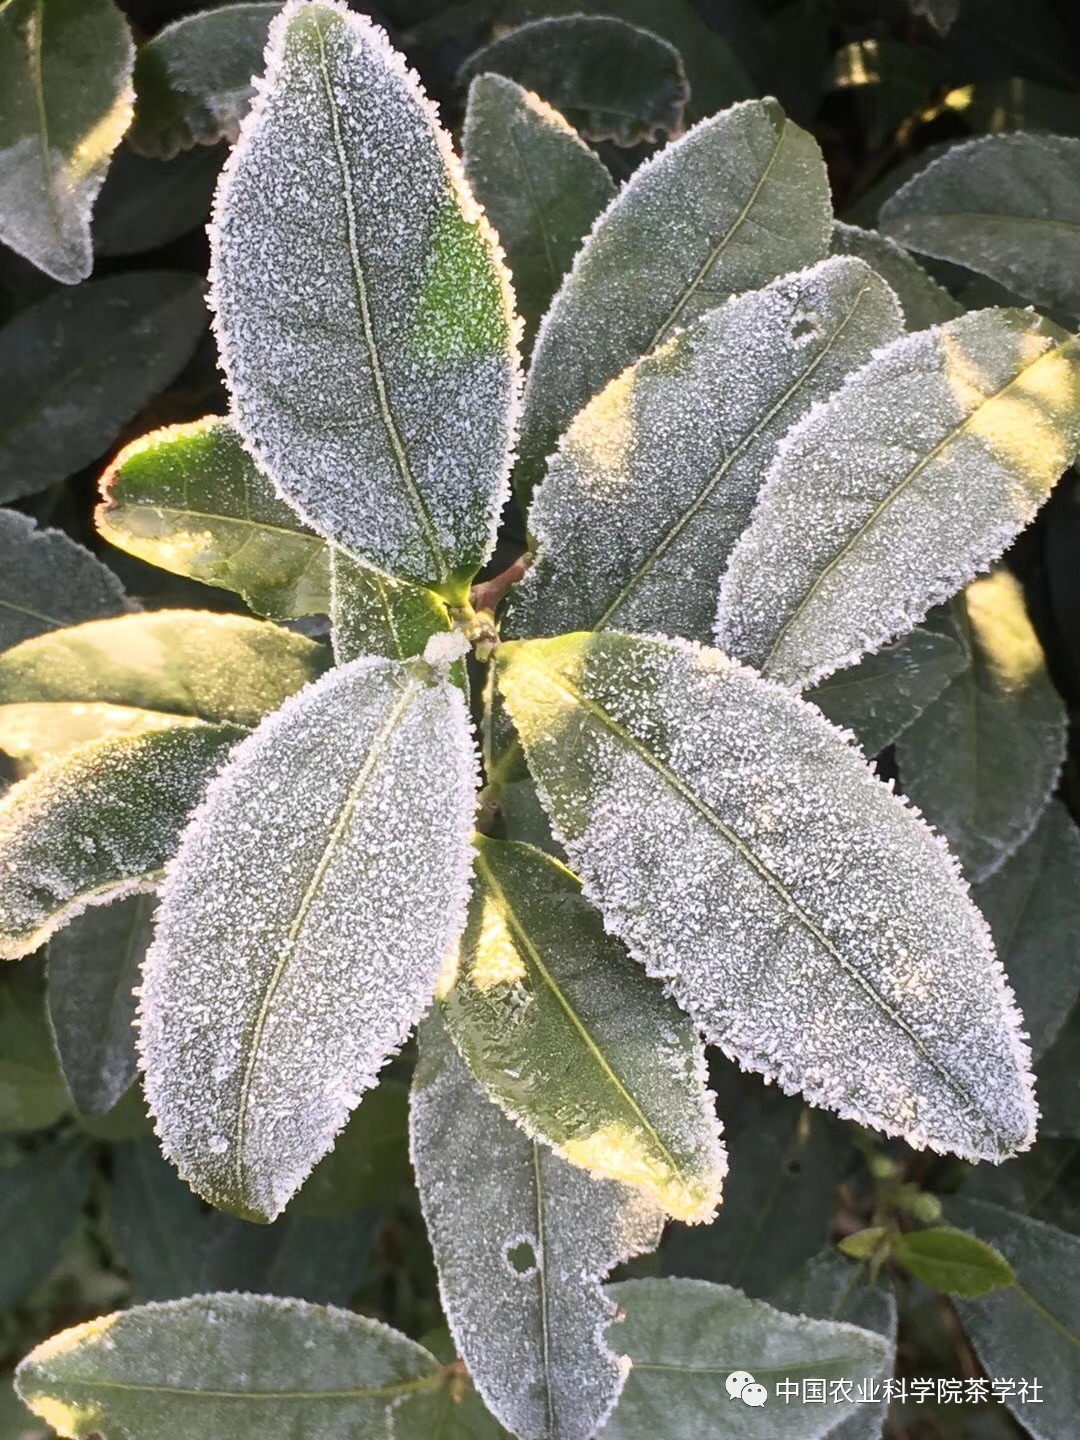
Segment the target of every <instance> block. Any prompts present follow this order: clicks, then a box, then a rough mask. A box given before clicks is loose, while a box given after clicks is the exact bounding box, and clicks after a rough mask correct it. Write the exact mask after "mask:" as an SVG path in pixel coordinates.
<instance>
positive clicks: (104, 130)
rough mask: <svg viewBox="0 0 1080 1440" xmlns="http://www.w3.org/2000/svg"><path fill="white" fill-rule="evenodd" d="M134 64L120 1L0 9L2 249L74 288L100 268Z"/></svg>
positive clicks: (18, 0) (33, 2)
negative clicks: (101, 222) (103, 209)
mask: <svg viewBox="0 0 1080 1440" xmlns="http://www.w3.org/2000/svg"><path fill="white" fill-rule="evenodd" d="M134 59H135V48H134V46H133V45H132V42H131V33H130V31H129V30H128V27H127V21H126V20H125V19H124V17H123V15H122V14H121V13H120V11H119V9H118V8H117V7H116V6H115V5H114V4H113V3H112V0H9V3H8V4H6V5H4V6H2V7H0V95H3V97H4V107H3V110H2V111H0V241H2V242H3V243H4V244H5V245H10V246H11V247H12V249H13V250H17V251H18V253H19V254H20V255H24V256H25V257H26V259H27V260H29V261H30V262H31V263H32V264H34V265H36V266H37V267H38V268H39V269H41V270H44V271H45V272H46V274H48V275H51V276H52V277H53V278H54V279H55V280H62V281H64V282H65V283H66V284H68V285H74V284H75V283H76V282H77V281H79V280H85V279H86V277H87V276H88V275H89V274H90V271H91V269H92V268H93V264H94V255H93V250H92V248H91V244H90V212H91V211H92V209H93V206H94V201H95V199H96V198H97V194H98V191H99V190H100V189H101V185H102V181H103V180H104V179H105V172H106V171H107V170H108V168H109V160H110V158H111V156H112V153H113V151H114V150H115V149H116V147H117V145H119V143H120V141H121V139H122V138H123V134H124V131H125V130H126V129H127V128H128V125H129V124H130V123H131V100H132V90H131V68H132V64H133V63H134ZM98 338H99V339H100V336H99V337H98Z"/></svg>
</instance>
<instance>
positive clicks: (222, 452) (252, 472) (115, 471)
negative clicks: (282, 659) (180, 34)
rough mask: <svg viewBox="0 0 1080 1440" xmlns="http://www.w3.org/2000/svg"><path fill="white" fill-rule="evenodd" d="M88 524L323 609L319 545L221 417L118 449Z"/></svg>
mask: <svg viewBox="0 0 1080 1440" xmlns="http://www.w3.org/2000/svg"><path fill="white" fill-rule="evenodd" d="M211 13H213V12H211ZM94 521H95V523H96V525H97V528H98V530H99V531H100V533H101V534H102V535H103V536H104V537H105V539H106V540H108V541H109V543H110V544H111V545H115V546H117V547H118V548H119V549H121V550H124V551H126V552H127V554H129V555H134V556H136V557H137V558H138V559H140V560H146V561H147V562H148V563H149V564H151V565H158V566H160V567H161V568H162V569H163V570H169V571H171V572H172V573H173V574H174V575H187V576H189V577H190V578H191V579H192V580H201V581H202V582H203V584H204V585H216V586H219V587H220V588H222V589H224V590H232V591H234V592H235V593H236V594H237V595H240V596H242V597H243V599H244V600H245V602H246V603H247V604H248V605H250V607H251V608H252V610H254V611H256V613H257V614H260V615H267V616H269V617H270V618H271V619H274V620H290V619H292V618H293V617H294V616H297V615H320V614H322V615H324V614H326V612H327V611H328V610H329V608H330V577H329V565H328V560H327V546H326V543H325V541H324V540H323V539H322V537H321V536H320V535H316V534H315V532H314V531H312V530H309V529H308V528H307V526H306V525H304V524H303V523H302V522H301V521H300V520H298V519H297V518H296V514H295V512H294V511H293V510H292V508H291V507H290V506H288V505H286V504H285V502H284V501H283V500H282V499H280V497H279V496H278V495H277V493H276V491H275V490H274V487H273V485H271V483H270V481H269V480H268V479H267V478H266V476H265V475H263V473H262V471H261V470H260V469H259V468H258V466H257V465H256V464H255V462H254V460H252V458H251V456H250V455H249V454H248V452H247V451H246V450H245V449H244V446H243V444H242V442H241V440H240V437H239V435H238V434H237V433H236V430H235V428H234V427H233V425H232V424H231V422H230V421H228V420H226V419H225V418H223V417H222V416H218V415H208V416H206V418H205V419H203V420H196V421H194V422H193V423H192V424H190V425H172V426H169V427H168V428H167V429H165V430H155V431H153V432H152V433H151V434H149V435H144V436H143V437H142V439H140V440H136V441H134V442H133V443H132V444H131V445H128V446H127V447H126V448H125V449H123V450H121V452H120V454H119V455H118V456H117V457H116V459H115V460H114V461H113V463H112V465H110V467H109V469H108V470H106V472H105V474H104V475H103V476H102V477H101V504H100V505H99V506H98V508H97V510H96V511H95V512H94Z"/></svg>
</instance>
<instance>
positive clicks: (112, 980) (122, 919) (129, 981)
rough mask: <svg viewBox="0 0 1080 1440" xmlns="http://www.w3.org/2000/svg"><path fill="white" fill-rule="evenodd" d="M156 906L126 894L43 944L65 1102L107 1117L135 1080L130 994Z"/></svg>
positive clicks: (132, 996) (145, 897) (148, 899)
mask: <svg viewBox="0 0 1080 1440" xmlns="http://www.w3.org/2000/svg"><path fill="white" fill-rule="evenodd" d="M153 928H154V900H153V897H152V896H149V895H131V896H129V897H128V898H127V899H126V900H117V901H116V902H115V903H114V904H112V905H102V906H96V907H94V908H93V909H91V910H87V912H86V913H85V915H80V916H78V917H77V918H76V919H75V920H73V921H72V922H71V924H70V925H68V926H67V927H66V929H64V930H61V931H60V933H59V934H58V935H54V936H53V938H52V939H51V940H50V941H49V951H48V960H49V970H48V974H49V985H48V995H49V1023H50V1024H51V1026H52V1032H53V1039H54V1040H55V1042H56V1053H57V1055H58V1056H59V1057H60V1065H61V1068H62V1069H63V1072H64V1079H65V1080H66V1081H67V1086H68V1089H69V1090H70V1091H71V1098H72V1099H73V1100H74V1101H75V1104H76V1105H77V1106H78V1108H79V1109H80V1110H81V1111H82V1112H83V1113H84V1114H86V1115H104V1114H105V1113H106V1112H107V1111H109V1110H111V1109H112V1108H113V1106H114V1105H115V1104H116V1102H117V1101H118V1100H119V1099H120V1097H121V1096H122V1095H123V1094H124V1092H125V1090H127V1088H128V1086H129V1085H130V1084H131V1082H132V1081H133V1080H134V1079H135V1075H136V1073H137V1071H138V1068H139V1067H138V1060H137V1058H136V1054H135V1023H134V1022H135V994H134V991H135V987H136V986H137V985H138V983H139V973H140V970H141V968H142V962H143V956H144V955H145V954H146V951H147V947H148V946H149V944H150V938H151V935H152V933H153Z"/></svg>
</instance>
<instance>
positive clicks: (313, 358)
mask: <svg viewBox="0 0 1080 1440" xmlns="http://www.w3.org/2000/svg"><path fill="white" fill-rule="evenodd" d="M267 67H268V68H267V73H266V76H265V77H264V78H263V79H262V80H261V81H260V82H259V95H258V98H257V100H256V102H255V105H254V108H253V110H252V111H251V113H250V114H249V116H248V118H247V119H246V120H245V122H244V125H243V127H242V130H241V135H240V140H239V143H238V144H237V146H236V149H235V150H234V151H233V154H232V157H231V158H230V160H229V163H228V164H227V166H226V168H225V171H224V174H223V177H222V183H221V185H220V187H219V190H218V197H217V202H216V206H215V224H214V226H213V227H212V228H211V241H212V250H213V263H212V274H211V279H212V285H213V301H214V307H215V309H216V311H217V333H218V339H219V342H220V346H221V357H222V364H223V366H224V369H225V374H226V377H227V379H228V382H229V386H230V388H231V390H232V394H233V403H234V409H235V417H236V420H237V423H238V425H239V427H240V430H241V432H242V434H243V435H244V438H245V440H246V442H247V443H248V445H249V446H250V447H251V449H252V451H253V453H254V454H255V455H256V457H257V459H258V460H259V462H260V464H261V465H262V466H263V468H264V469H265V470H266V471H267V473H268V474H269V475H270V476H271V477H272V478H273V480H274V483H275V484H276V485H277V487H278V489H279V491H280V492H281V494H282V495H283V496H284V497H285V499H287V500H288V501H289V502H290V504H292V505H294V506H295V507H296V509H297V511H298V512H299V514H300V515H301V517H302V518H304V519H305V520H307V521H308V522H309V523H310V524H311V525H313V526H314V527H315V528H316V529H317V530H319V531H320V533H322V534H324V535H326V536H328V537H329V538H330V539H332V540H336V541H338V542H339V543H340V544H341V545H342V546H344V547H345V549H347V550H351V551H353V552H354V553H356V554H357V555H359V556H361V557H363V558H364V559H366V560H369V561H371V562H372V563H373V564H375V565H377V566H378V567H379V568H380V569H383V570H386V571H387V572H388V573H390V574H391V575H396V576H398V577H400V578H402V579H407V580H414V581H417V582H419V583H421V584H431V585H433V586H434V587H435V588H437V589H439V590H442V591H445V592H446V593H447V594H455V595H456V594H457V593H459V592H462V591H463V590H464V588H465V586H466V584H467V581H468V578H469V577H470V576H471V575H472V574H473V573H475V571H476V570H477V569H479V567H480V565H481V564H482V563H483V561H484V560H485V559H486V558H487V556H488V554H489V553H490V551H491V548H492V545H493V544H494V537H495V524H496V521H497V519H498V515H499V512H500V510H501V509H502V506H503V502H504V500H505V498H506V488H507V473H508V470H509V452H510V444H511V438H512V430H513V421H514V412H515V409H516V388H517V356H516V349H515V337H516V321H515V320H514V318H513V301H512V295H511V292H510V288H509V283H508V278H507V275H506V271H505V269H504V267H503V264H502V260H501V257H500V253H499V250H498V246H497V244H496V242H495V240H494V237H493V234H492V232H491V230H490V227H489V226H488V224H487V222H486V221H485V219H484V217H483V215H482V213H481V212H480V211H479V209H478V207H477V206H476V204H475V202H474V201H473V200H472V198H471V196H470V195H469V193H468V190H467V188H466V186H465V181H464V177H463V176H462V174H461V168H460V165H459V164H458V162H457V160H456V159H455V158H454V155H453V152H452V150H451V147H450V142H449V139H448V137H447V136H446V135H445V134H444V132H443V131H442V130H441V129H440V128H439V125H438V122H437V119H436V113H435V109H434V107H433V106H432V104H431V102H430V101H429V100H428V99H427V98H426V97H425V95H424V94H423V92H422V90H421V89H420V86H419V83H418V81H417V80H416V77H415V76H414V75H413V73H412V72H411V71H410V70H408V69H407V67H406V65H405V62H404V60H403V59H402V57H401V56H400V55H399V54H397V52H396V51H394V50H392V49H391V48H390V45H389V42H388V41H387V39H386V36H385V35H384V34H383V32H382V31H381V30H379V29H378V28H377V27H376V26H374V25H372V24H371V22H370V21H368V20H366V19H365V18H363V17H362V16H360V15H357V14H355V13H353V12H351V11H348V10H346V9H345V7H344V6H343V5H339V4H338V3H336V0H315V3H311V4H299V3H297V0H290V3H289V4H288V5H287V6H286V7H285V9H284V10H283V11H282V13H281V14H280V15H279V17H278V18H277V19H276V20H275V21H274V23H273V25H272V26H271V28H270V43H269V47H268V49H267ZM313 250H317V251H318V254H319V256H320V263H319V265H318V266H313V265H312V264H311V254H312V252H313Z"/></svg>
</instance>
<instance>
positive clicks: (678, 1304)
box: [601, 1280, 887, 1440]
mask: <svg viewBox="0 0 1080 1440" xmlns="http://www.w3.org/2000/svg"><path fill="white" fill-rule="evenodd" d="M608 1294H609V1295H610V1296H611V1298H612V1299H613V1300H614V1301H615V1303H616V1304H617V1305H618V1307H619V1309H620V1310H621V1311H623V1312H624V1313H625V1316H626V1318H625V1320H624V1321H623V1323H622V1324H621V1325H620V1326H619V1327H618V1329H617V1330H616V1331H615V1332H614V1335H613V1336H612V1338H613V1339H614V1338H615V1336H617V1337H618V1338H617V1341H616V1343H617V1344H618V1345H619V1346H620V1347H621V1348H623V1349H625V1350H626V1351H627V1353H628V1354H629V1356H630V1362H631V1369H630V1375H629V1377H628V1379H627V1382H626V1389H625V1390H624V1391H623V1395H622V1399H621V1400H620V1401H619V1405H618V1408H617V1410H616V1411H615V1414H614V1415H613V1416H612V1418H611V1420H610V1421H609V1422H608V1425H607V1426H606V1428H605V1429H604V1430H603V1431H602V1432H601V1433H602V1437H603V1440H649V1437H655V1436H659V1435H662V1436H663V1437H664V1440H697V1437H698V1436H702V1435H708V1436H709V1437H710V1440H819V1437H821V1436H824V1435H826V1434H831V1433H832V1432H833V1427H835V1426H836V1425H837V1424H838V1422H840V1421H841V1420H844V1419H847V1418H848V1417H850V1416H851V1415H852V1414H853V1413H854V1412H855V1411H856V1410H857V1408H858V1406H857V1401H855V1399H854V1396H855V1393H856V1389H857V1386H858V1384H859V1382H860V1381H864V1380H869V1379H871V1377H876V1376H877V1374H878V1373H879V1371H880V1369H881V1363H882V1359H883V1357H884V1355H885V1354H886V1348H887V1347H886V1341H885V1340H883V1339H882V1337H881V1336H880V1335H875V1334H873V1333H871V1332H870V1331H869V1330H861V1329H859V1328H858V1327H857V1326H855V1325H848V1324H844V1323H842V1322H837V1321H830V1320H808V1319H806V1318H805V1316H802V1315H786V1314H784V1313H783V1312H782V1311H780V1310H774V1309H773V1308H772V1306H770V1305H766V1304H764V1302H763V1301H761V1300H748V1299H747V1298H746V1296H745V1295H743V1294H742V1293H741V1291H739V1290H732V1289H730V1288H729V1287H728V1286H726V1285H709V1284H707V1283H706V1282H705V1281H704V1280H626V1281H623V1282H622V1283H621V1284H619V1285H610V1286H608ZM736 1375H738V1376H739V1377H740V1378H742V1377H744V1376H749V1377H750V1378H749V1380H745V1379H744V1380H743V1384H744V1385H745V1386H756V1387H760V1389H761V1390H763V1391H764V1392H765V1393H764V1398H762V1396H761V1395H760V1393H755V1392H754V1391H751V1393H750V1394H749V1395H747V1394H746V1393H745V1390H742V1389H739V1388H738V1382H737V1381H734V1383H735V1384H736V1387H737V1388H736V1393H735V1394H732V1392H731V1391H730V1390H728V1388H727V1383H728V1377H729V1376H732V1377H733V1378H734V1377H735V1376H736ZM810 1375H812V1376H814V1377H815V1378H817V1379H823V1380H824V1381H825V1382H826V1391H827V1393H828V1389H829V1385H830V1384H831V1383H832V1382H837V1381H840V1380H846V1381H848V1383H849V1385H850V1387H851V1389H850V1391H849V1392H848V1398H845V1399H841V1400H838V1401H837V1402H836V1403H831V1402H830V1403H826V1404H824V1405H820V1406H819V1405H802V1404H798V1405H796V1404H788V1405H785V1403H784V1400H783V1399H782V1398H781V1395H782V1394H783V1393H785V1392H781V1391H780V1390H779V1388H778V1387H779V1386H781V1385H782V1384H784V1382H785V1381H786V1382H787V1383H788V1384H795V1385H797V1386H799V1387H800V1393H801V1383H802V1380H803V1377H804V1376H810ZM740 1402H742V1403H740Z"/></svg>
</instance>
